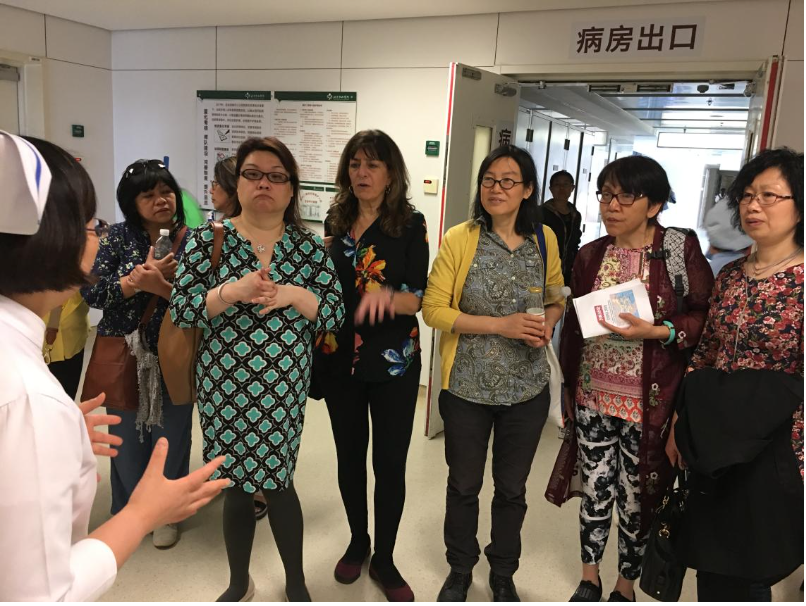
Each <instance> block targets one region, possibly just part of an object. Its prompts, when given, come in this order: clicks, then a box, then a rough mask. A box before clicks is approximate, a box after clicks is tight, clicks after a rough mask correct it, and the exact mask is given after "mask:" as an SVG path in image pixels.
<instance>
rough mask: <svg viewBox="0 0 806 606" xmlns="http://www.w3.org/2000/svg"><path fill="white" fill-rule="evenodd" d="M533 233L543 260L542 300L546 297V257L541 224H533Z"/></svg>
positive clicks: (544, 236) (544, 235) (544, 237)
mask: <svg viewBox="0 0 806 606" xmlns="http://www.w3.org/2000/svg"><path fill="white" fill-rule="evenodd" d="M535 235H536V236H537V247H538V248H539V249H540V260H541V261H542V262H543V300H544V302H545V297H546V272H547V271H548V262H547V258H546V254H547V253H546V234H544V233H543V224H542V223H537V224H535Z"/></svg>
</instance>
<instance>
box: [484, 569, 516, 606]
mask: <svg viewBox="0 0 806 606" xmlns="http://www.w3.org/2000/svg"><path fill="white" fill-rule="evenodd" d="M490 589H492V590H493V602H520V601H521V599H520V598H519V597H518V592H517V591H515V583H513V582H512V577H505V576H503V575H500V574H495V573H494V572H492V571H491V572H490Z"/></svg>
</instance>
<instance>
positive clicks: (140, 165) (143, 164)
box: [123, 160, 167, 179]
mask: <svg viewBox="0 0 806 606" xmlns="http://www.w3.org/2000/svg"><path fill="white" fill-rule="evenodd" d="M149 168H153V169H155V170H157V169H167V167H166V166H165V163H164V162H162V160H138V161H137V162H133V163H132V164H130V165H129V166H128V168H127V169H126V170H125V171H123V178H124V179H128V178H129V177H133V176H134V175H139V174H140V173H144V172H146V170H147V169H149Z"/></svg>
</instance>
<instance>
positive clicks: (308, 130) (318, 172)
mask: <svg viewBox="0 0 806 606" xmlns="http://www.w3.org/2000/svg"><path fill="white" fill-rule="evenodd" d="M196 96H197V100H198V104H197V107H198V112H197V119H198V125H199V130H198V132H199V144H198V149H199V177H198V178H199V182H198V192H199V200H200V203H201V206H202V208H204V209H212V206H213V205H212V200H211V199H210V192H209V188H210V181H211V180H212V179H213V178H214V176H213V173H214V169H215V165H216V162H218V161H219V160H223V159H224V158H227V157H229V156H234V155H235V154H236V152H237V151H238V147H239V146H240V144H241V143H242V142H243V141H244V140H245V139H247V138H249V137H267V136H274V137H277V138H278V139H280V141H282V142H283V143H285V144H286V146H288V149H289V150H290V151H291V153H292V154H293V155H294V158H295V159H296V160H297V164H298V165H299V169H300V181H301V183H300V189H301V192H300V213H301V214H302V218H303V219H305V220H307V221H324V219H325V214H326V212H327V209H328V207H329V206H330V203H331V201H332V199H333V196H334V195H335V193H336V187H335V181H336V171H337V169H338V165H339V158H340V156H341V152H342V150H343V149H344V147H345V145H346V144H347V142H348V141H349V140H350V137H352V136H353V135H354V134H355V128H356V123H355V118H356V98H357V95H356V93H349V92H283V91H203V90H200V91H197V94H196Z"/></svg>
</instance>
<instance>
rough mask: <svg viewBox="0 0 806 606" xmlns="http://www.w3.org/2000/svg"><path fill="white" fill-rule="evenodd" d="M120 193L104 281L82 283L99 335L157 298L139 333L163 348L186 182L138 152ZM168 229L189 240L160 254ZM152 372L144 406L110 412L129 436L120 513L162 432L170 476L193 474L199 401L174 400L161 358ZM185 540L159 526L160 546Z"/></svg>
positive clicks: (114, 332) (133, 323)
mask: <svg viewBox="0 0 806 606" xmlns="http://www.w3.org/2000/svg"><path fill="white" fill-rule="evenodd" d="M117 199H118V205H119V207H120V210H121V212H122V213H123V216H124V217H125V220H124V221H123V222H121V223H116V224H114V225H112V227H111V228H110V230H109V236H108V237H106V238H104V239H102V240H101V245H100V248H99V250H98V256H97V258H96V259H95V265H94V266H93V268H92V273H93V275H94V276H95V277H96V279H97V281H96V283H95V284H93V285H92V286H85V287H84V288H82V289H81V294H82V296H83V297H84V299H85V300H86V301H87V303H88V304H89V306H90V307H94V308H96V309H100V310H102V311H103V312H104V315H103V318H102V319H101V321H100V323H99V324H98V335H99V336H113V337H125V336H127V335H132V334H134V333H136V332H137V331H138V326H139V324H140V321H141V319H142V318H143V317H144V313H145V312H146V310H147V309H149V306H150V305H153V304H154V303H153V302H156V307H155V308H153V313H152V314H151V318H150V319H149V320H148V323H147V325H146V327H145V329H144V331H143V334H144V336H145V339H144V342H143V341H142V340H141V339H137V343H138V344H140V345H142V346H147V348H148V350H149V352H147V353H150V354H152V355H154V356H156V355H157V342H158V340H159V333H160V327H161V326H162V319H163V317H164V316H165V311H166V310H167V309H168V299H170V297H171V289H172V287H173V284H172V283H173V280H174V274H175V272H176V267H177V260H179V259H181V258H182V254H183V250H184V244H185V243H186V242H187V238H188V235H189V230H188V229H187V227H186V226H185V214H184V210H183V208H182V203H181V200H182V190H181V189H180V188H179V184H178V183H177V182H176V179H174V177H173V175H172V174H171V173H170V171H169V170H168V168H167V167H166V166H165V164H163V163H162V162H161V161H160V160H137V161H136V162H133V163H132V164H130V165H129V166H127V167H126V170H124V171H123V176H122V177H121V179H120V182H119V183H118V188H117ZM163 230H167V232H168V234H169V237H170V239H171V241H172V242H175V241H176V239H177V238H181V241H180V242H179V247H178V249H177V252H176V254H175V255H174V254H173V253H168V255H167V256H165V257H163V258H161V259H156V258H155V255H154V244H155V243H156V242H157V240H158V239H159V237H160V232H161V231H163ZM150 372H151V373H153V374H156V375H157V380H155V381H152V380H148V381H144V378H145V376H146V375H145V374H144V373H142V372H140V370H139V369H138V381H139V383H140V407H139V409H138V410H136V411H130V410H113V409H111V408H110V409H108V412H109V414H112V415H116V416H119V417H120V419H121V422H120V424H119V425H116V426H115V427H113V428H112V429H111V433H112V434H114V435H118V436H120V437H121V438H123V440H124V446H123V447H122V448H121V449H120V453H119V455H118V456H117V457H115V458H114V459H112V473H111V475H110V479H111V484H112V514H113V515H114V514H116V513H118V512H119V511H120V510H121V509H123V507H125V505H126V503H128V501H129V498H130V497H131V494H132V491H133V490H134V487H135V486H136V485H137V482H138V481H139V480H140V478H141V477H142V476H143V473H144V472H145V470H146V466H147V465H148V460H149V457H150V456H151V453H152V452H153V450H154V448H155V447H156V444H157V441H158V440H159V439H160V438H161V437H163V436H165V437H166V438H168V441H169V442H170V443H171V451H170V453H169V455H168V461H167V463H166V467H165V473H166V476H167V477H169V478H171V479H178V478H182V477H184V476H186V475H187V474H188V469H189V465H190V442H191V437H190V434H191V427H192V426H191V420H192V413H193V407H192V406H191V405H190V404H182V405H174V404H173V403H172V402H171V398H170V396H169V395H168V390H167V389H166V387H165V383H164V382H163V381H162V375H161V371H160V369H159V365H158V364H154V365H151V366H150ZM150 378H152V379H153V378H154V377H153V375H152V376H151V377H150ZM178 540H179V528H178V527H177V526H176V525H174V524H168V525H166V526H164V527H160V528H158V529H157V530H155V531H154V536H153V542H154V546H155V547H157V548H160V549H167V548H169V547H172V546H173V545H174V544H176V542H177V541H178Z"/></svg>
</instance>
